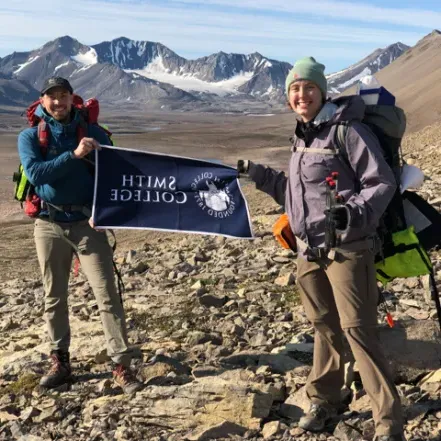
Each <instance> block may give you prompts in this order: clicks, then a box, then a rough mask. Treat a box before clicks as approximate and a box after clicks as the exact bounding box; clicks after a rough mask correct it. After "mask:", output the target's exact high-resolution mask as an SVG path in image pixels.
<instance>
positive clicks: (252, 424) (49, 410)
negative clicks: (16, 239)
mask: <svg viewBox="0 0 441 441" xmlns="http://www.w3.org/2000/svg"><path fill="white" fill-rule="evenodd" d="M244 187H245V188H244V190H245V192H246V194H247V196H248V200H249V202H250V205H251V212H252V216H253V223H254V229H255V233H256V236H257V238H256V239H255V240H254V241H241V240H233V239H225V238H222V237H212V236H198V235H187V236H184V235H178V234H176V235H167V236H166V235H161V234H158V233H143V234H142V235H141V234H138V235H137V236H135V237H132V242H130V241H128V240H127V241H125V250H124V251H123V250H121V251H119V252H118V251H117V253H116V258H117V261H118V263H119V265H120V268H121V270H122V274H123V279H124V282H125V285H126V292H125V294H124V304H125V307H126V311H127V317H128V324H129V329H130V332H129V334H130V340H131V342H132V343H133V344H134V345H135V347H136V349H137V355H138V358H137V359H136V360H135V361H134V367H135V368H136V369H137V371H138V374H139V377H140V378H142V379H143V381H144V383H145V389H144V390H143V391H141V392H138V393H136V395H134V396H126V395H123V394H122V393H121V390H119V389H117V388H116V387H114V385H113V384H112V382H111V378H110V374H109V364H108V361H109V360H108V358H107V355H106V351H105V349H104V340H103V335H102V331H101V325H100V318H99V315H98V311H97V306H96V302H95V300H94V298H93V295H92V292H91V290H90V287H89V285H88V283H87V281H86V280H85V278H84V277H83V275H82V274H81V272H80V274H79V275H78V276H77V277H74V276H72V278H71V282H70V291H71V297H70V310H71V326H72V335H73V342H72V348H71V349H72V362H73V367H74V372H75V376H76V379H75V383H74V384H73V385H72V386H71V387H70V388H69V389H67V390H66V389H64V390H55V391H50V392H47V391H43V390H41V389H39V387H38V386H37V383H38V377H39V376H40V375H41V373H42V372H43V371H44V370H45V369H46V366H47V354H48V345H47V342H46V339H45V330H44V323H43V318H42V312H43V288H42V285H41V282H40V280H39V278H38V277H37V276H32V277H25V276H20V277H19V278H16V279H12V280H6V281H3V282H2V283H1V284H0V290H1V294H2V295H1V297H0V312H1V318H0V331H1V332H0V440H21V441H43V440H44V441H46V440H47V441H48V440H62V439H70V440H72V441H74V440H75V441H76V440H87V441H90V440H95V441H98V440H103V441H104V440H109V441H110V440H118V441H119V440H121V441H122V440H152V441H153V440H155V441H160V440H161V441H162V440H164V441H165V440H167V441H177V440H185V439H187V440H193V441H196V440H198V441H202V440H210V439H223V440H226V439H231V440H253V441H257V440H293V439H296V440H304V441H313V440H343V441H346V440H351V441H359V440H360V441H361V440H371V439H372V436H373V422H372V416H371V413H370V407H369V401H368V399H367V397H366V395H365V393H364V391H363V386H362V384H361V382H360V378H359V376H358V373H357V368H356V365H355V366H354V372H352V371H351V369H348V375H347V387H346V388H345V390H343V391H342V393H343V394H344V396H345V397H346V398H347V400H348V402H350V403H349V407H348V409H347V411H346V412H345V413H343V414H342V415H340V416H339V417H338V418H336V419H335V420H333V421H332V422H331V424H330V425H329V426H328V427H327V430H326V432H325V433H323V434H319V435H313V434H311V433H306V432H304V431H303V430H301V429H299V428H298V426H297V422H298V419H299V417H300V415H301V414H302V412H303V411H304V410H305V409H306V408H307V402H306V399H305V395H304V385H305V382H306V378H307V375H308V373H309V371H310V369H311V361H312V351H313V329H312V328H311V326H310V324H309V323H308V321H307V320H306V317H305V314H304V312H303V308H302V306H301V305H300V304H299V301H298V295H297V289H296V285H295V268H296V264H295V255H294V254H293V253H292V252H291V251H285V250H283V249H282V248H280V247H279V246H278V245H277V243H276V242H275V241H274V239H273V237H272V235H271V226H272V224H273V222H274V220H275V219H276V218H277V217H278V214H277V209H278V207H277V206H276V205H275V203H273V202H272V201H271V200H270V199H269V198H266V197H262V196H261V195H260V194H258V193H257V192H256V191H255V190H253V189H252V187H251V185H250V184H247V183H245V185H244ZM429 190H430V186H429V187H428V188H427V191H429ZM127 244H129V245H130V247H129V249H127ZM122 248H124V246H123V247H122ZM432 257H433V259H434V262H435V268H436V271H438V272H439V274H440V275H441V255H438V254H437V253H434V254H433V256H432ZM424 282H425V281H424V280H420V279H417V278H414V279H406V280H398V281H396V282H394V283H393V284H391V286H389V287H388V290H387V291H385V296H386V299H387V304H388V307H389V309H390V311H391V312H392V313H393V316H394V319H395V320H396V326H395V327H394V328H393V329H390V328H388V327H387V326H386V325H385V324H384V311H383V310H382V309H380V312H379V324H380V325H379V330H380V336H381V339H382V340H383V342H384V344H385V349H386V352H387V354H388V358H389V359H390V360H391V365H392V367H393V369H394V371H395V374H396V381H397V383H398V387H399V392H400V395H401V398H402V401H403V405H404V408H405V414H406V434H407V437H408V439H409V440H411V441H416V440H421V441H422V440H425V441H426V440H431V441H435V440H441V436H440V432H441V383H440V381H441V369H440V360H441V345H440V344H439V343H440V333H439V328H438V325H437V323H436V321H435V311H434V305H433V302H432V300H431V299H430V296H429V295H428V294H427V289H426V288H425V285H424ZM351 397H352V400H351Z"/></svg>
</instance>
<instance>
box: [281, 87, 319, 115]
mask: <svg viewBox="0 0 441 441" xmlns="http://www.w3.org/2000/svg"><path fill="white" fill-rule="evenodd" d="M288 101H289V104H290V106H291V109H292V110H294V112H296V113H297V114H298V115H299V116H300V117H301V118H302V120H303V121H304V122H308V121H311V120H313V119H314V118H315V117H316V116H317V115H318V113H319V112H320V109H321V108H322V106H323V96H322V92H321V90H320V88H319V87H318V86H317V84H315V83H313V82H312V81H308V80H298V81H295V82H294V83H292V84H291V86H290V87H289V100H288Z"/></svg>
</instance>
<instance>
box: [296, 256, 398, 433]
mask: <svg viewBox="0 0 441 441" xmlns="http://www.w3.org/2000/svg"><path fill="white" fill-rule="evenodd" d="M297 268H298V274H297V281H298V285H299V287H300V296H301V300H302V303H303V305H304V307H305V311H306V315H307V317H308V319H309V320H310V321H311V323H312V324H313V326H314V328H315V342H314V363H313V368H312V371H311V374H310V376H309V378H308V382H307V385H306V393H307V395H308V397H309V399H310V400H311V402H312V403H316V404H321V405H324V406H337V405H339V404H340V400H341V398H340V391H341V388H342V387H343V384H344V360H343V351H344V348H343V342H342V337H343V332H344V334H345V335H346V338H347V340H348V342H349V345H350V347H351V350H352V353H353V355H354V358H355V360H356V362H357V365H358V368H359V371H360V376H361V379H362V381H363V386H364V389H365V390H366V392H367V394H368V396H369V398H370V400H371V405H372V414H373V418H374V421H375V426H376V434H377V435H393V434H397V433H401V432H402V430H403V416H402V409H401V403H400V398H399V396H398V393H397V390H396V388H395V385H394V383H393V381H392V377H391V374H390V372H389V368H388V364H387V361H386V359H385V357H384V355H383V351H382V349H381V347H380V344H379V340H378V337H377V334H376V325H377V301H378V289H377V283H376V278H375V266H374V256H373V253H372V252H371V251H369V250H366V251H357V252H344V253H338V255H337V257H336V260H334V261H331V260H329V259H321V260H318V261H317V262H308V261H307V260H305V259H303V258H299V259H298V263H297Z"/></svg>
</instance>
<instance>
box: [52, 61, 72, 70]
mask: <svg viewBox="0 0 441 441" xmlns="http://www.w3.org/2000/svg"><path fill="white" fill-rule="evenodd" d="M69 63H70V61H66V62H65V63H62V64H59V65H58V66H57V67H55V69H54V73H56V72H57V70H58V69H61V68H62V67H64V66H67V65H68V64H69Z"/></svg>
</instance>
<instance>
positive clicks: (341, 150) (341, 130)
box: [334, 122, 349, 156]
mask: <svg viewBox="0 0 441 441" xmlns="http://www.w3.org/2000/svg"><path fill="white" fill-rule="evenodd" d="M348 126H349V124H348V123H341V122H340V123H337V127H336V129H335V136H334V148H335V150H336V152H337V153H338V154H341V155H343V156H347V149H346V135H347V133H348Z"/></svg>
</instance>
